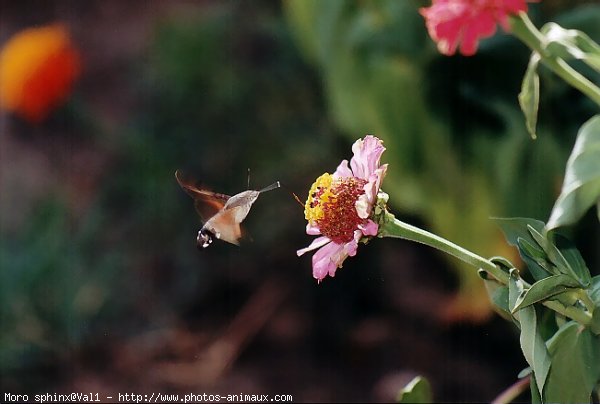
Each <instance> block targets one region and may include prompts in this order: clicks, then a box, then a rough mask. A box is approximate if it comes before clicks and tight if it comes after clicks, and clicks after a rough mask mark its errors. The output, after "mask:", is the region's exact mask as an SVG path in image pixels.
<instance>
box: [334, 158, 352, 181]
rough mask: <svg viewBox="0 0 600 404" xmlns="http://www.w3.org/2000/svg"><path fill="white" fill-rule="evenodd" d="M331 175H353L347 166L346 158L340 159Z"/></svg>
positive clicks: (341, 176) (342, 176)
mask: <svg viewBox="0 0 600 404" xmlns="http://www.w3.org/2000/svg"><path fill="white" fill-rule="evenodd" d="M333 176H334V177H339V178H347V177H354V175H353V174H352V171H351V170H350V168H349V167H348V160H342V162H341V163H340V165H339V166H337V168H336V169H335V172H334V173H333Z"/></svg>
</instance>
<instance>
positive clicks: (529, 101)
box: [519, 52, 540, 139]
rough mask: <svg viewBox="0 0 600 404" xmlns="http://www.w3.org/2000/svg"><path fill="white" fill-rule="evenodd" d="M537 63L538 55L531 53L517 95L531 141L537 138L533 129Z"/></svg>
mask: <svg viewBox="0 0 600 404" xmlns="http://www.w3.org/2000/svg"><path fill="white" fill-rule="evenodd" d="M539 62H540V54H539V53H537V52H533V53H532V54H531V58H530V59H529V65H528V66H527V71H526V72H525V76H524V77H523V82H522V83H521V92H520V93H519V105H520V106H521V110H522V111H523V114H524V115H525V124H526V126H527V131H528V132H529V134H530V135H531V137H532V138H533V139H535V138H536V137H537V135H536V133H535V128H536V125H537V117H538V108H539V105H540V76H539V75H538V73H537V67H538V64H539Z"/></svg>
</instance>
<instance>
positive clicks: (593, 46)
mask: <svg viewBox="0 0 600 404" xmlns="http://www.w3.org/2000/svg"><path fill="white" fill-rule="evenodd" d="M541 31H542V33H543V34H545V36H546V41H547V44H546V49H547V50H548V52H549V53H550V54H551V55H553V56H557V57H559V58H562V59H565V60H569V59H577V60H582V61H583V62H585V63H586V64H587V65H588V66H590V67H591V68H593V69H595V70H597V71H599V72H600V45H598V44H597V43H596V42H594V41H593V40H592V39H591V38H590V37H589V36H588V35H587V34H585V33H584V32H581V31H578V30H575V29H564V28H563V27H561V26H560V25H558V24H556V23H553V22H551V23H548V24H546V25H544V26H543V27H542V29H541Z"/></svg>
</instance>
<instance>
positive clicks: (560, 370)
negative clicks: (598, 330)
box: [543, 321, 600, 403]
mask: <svg viewBox="0 0 600 404" xmlns="http://www.w3.org/2000/svg"><path fill="white" fill-rule="evenodd" d="M548 351H549V352H550V355H551V357H552V368H551V369H550V373H549V374H548V380H547V383H546V390H545V391H544V394H543V397H544V401H545V402H552V403H585V402H587V403H589V402H590V399H591V394H592V390H593V388H594V386H595V384H596V382H597V381H598V377H599V376H600V340H599V338H598V337H596V336H593V335H592V333H591V332H590V330H589V329H587V328H584V327H582V326H580V325H579V324H578V323H577V322H575V321H569V322H568V323H565V324H564V325H563V326H562V327H561V328H560V329H559V330H558V331H557V333H556V334H555V335H554V336H553V337H552V338H551V339H550V340H549V341H548Z"/></svg>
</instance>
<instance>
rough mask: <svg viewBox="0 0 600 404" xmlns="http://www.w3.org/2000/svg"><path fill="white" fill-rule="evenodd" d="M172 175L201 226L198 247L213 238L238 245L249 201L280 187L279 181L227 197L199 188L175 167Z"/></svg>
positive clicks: (203, 246) (250, 203)
mask: <svg viewBox="0 0 600 404" xmlns="http://www.w3.org/2000/svg"><path fill="white" fill-rule="evenodd" d="M175 178H176V179H177V182H178V183H179V186H181V188H183V190H184V191H185V192H186V193H187V194H188V195H190V196H191V197H192V198H193V199H194V206H195V207H196V211H197V212H198V214H199V215H200V218H201V219H202V222H203V223H204V225H203V226H202V228H201V229H200V231H199V232H198V238H197V242H198V247H202V248H206V247H208V246H210V245H211V243H212V241H213V237H216V238H217V239H219V240H223V241H226V242H228V243H231V244H235V245H239V240H240V239H241V238H242V230H241V228H240V223H241V222H242V221H243V220H244V219H245V218H246V216H248V212H250V208H251V207H252V204H253V203H254V202H256V199H258V196H259V195H260V194H261V193H263V192H267V191H271V190H273V189H276V188H279V187H280V186H281V184H280V183H279V181H277V182H274V183H273V184H271V185H269V186H268V187H265V188H263V189H261V190H258V191H255V190H252V189H249V190H247V191H242V192H240V193H239V194H236V195H233V196H229V195H224V194H219V193H216V192H211V191H208V190H205V189H201V188H198V187H197V186H196V185H195V184H194V182H193V181H191V180H188V179H187V178H184V176H183V175H182V174H181V172H180V171H179V170H178V171H176V172H175Z"/></svg>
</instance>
